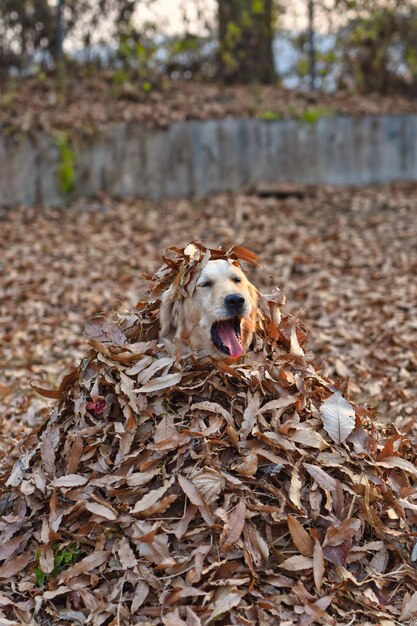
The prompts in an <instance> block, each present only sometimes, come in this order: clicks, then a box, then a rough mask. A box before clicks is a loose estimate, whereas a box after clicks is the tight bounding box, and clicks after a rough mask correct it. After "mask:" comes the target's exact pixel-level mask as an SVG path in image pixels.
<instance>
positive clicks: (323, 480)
mask: <svg viewBox="0 0 417 626" xmlns="http://www.w3.org/2000/svg"><path fill="white" fill-rule="evenodd" d="M304 467H305V468H306V470H307V472H308V473H309V474H310V476H311V477H312V478H313V479H314V480H315V481H316V483H317V484H318V486H319V487H321V488H322V489H325V490H326V491H335V490H336V488H337V481H336V479H335V478H333V477H332V476H330V474H328V473H327V472H325V471H324V469H322V468H321V467H319V466H318V465H311V464H310V463H304Z"/></svg>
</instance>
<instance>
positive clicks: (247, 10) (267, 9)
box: [218, 0, 276, 83]
mask: <svg viewBox="0 0 417 626" xmlns="http://www.w3.org/2000/svg"><path fill="white" fill-rule="evenodd" d="M272 3H273V0H218V20H219V68H218V69H219V72H218V73H219V77H220V78H221V79H222V80H223V81H225V82H228V83H232V82H234V83H253V82H257V83H271V82H273V81H274V80H275V78H276V74H275V69H274V60H273V55H272V39H273V25H272V22H273V15H272V14H273V11H272Z"/></svg>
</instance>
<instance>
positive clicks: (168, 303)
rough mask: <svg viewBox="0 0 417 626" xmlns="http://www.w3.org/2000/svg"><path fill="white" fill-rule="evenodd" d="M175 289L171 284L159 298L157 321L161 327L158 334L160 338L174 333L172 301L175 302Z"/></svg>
mask: <svg viewBox="0 0 417 626" xmlns="http://www.w3.org/2000/svg"><path fill="white" fill-rule="evenodd" d="M175 295H176V290H175V289H174V286H173V285H171V287H169V289H167V290H166V291H165V292H164V293H163V294H162V298H161V306H160V308H159V323H160V326H161V329H160V331H159V336H160V337H162V338H166V337H169V336H170V335H174V334H175V320H174V303H175Z"/></svg>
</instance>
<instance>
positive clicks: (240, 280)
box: [232, 276, 242, 283]
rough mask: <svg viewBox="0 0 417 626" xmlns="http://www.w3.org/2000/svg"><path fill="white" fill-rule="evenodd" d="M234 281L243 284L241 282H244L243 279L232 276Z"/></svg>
mask: <svg viewBox="0 0 417 626" xmlns="http://www.w3.org/2000/svg"><path fill="white" fill-rule="evenodd" d="M232 281H233V282H234V283H241V282H242V279H241V278H239V276H232Z"/></svg>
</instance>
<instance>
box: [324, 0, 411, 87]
mask: <svg viewBox="0 0 417 626" xmlns="http://www.w3.org/2000/svg"><path fill="white" fill-rule="evenodd" d="M335 8H336V9H337V10H339V11H346V10H349V12H350V14H352V12H354V13H356V15H354V16H353V17H352V19H351V20H350V21H349V22H348V24H347V25H346V26H345V27H343V28H342V29H340V31H339V33H338V36H337V45H336V50H337V51H338V58H339V59H340V61H341V66H342V67H341V72H340V83H341V84H342V85H343V86H349V87H354V88H355V89H359V90H360V91H364V92H371V91H377V92H379V93H388V92H394V91H403V92H409V93H413V94H414V95H415V93H417V37H416V33H417V7H416V3H415V2H414V1H413V0H379V1H377V0H355V1H354V0H335Z"/></svg>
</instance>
